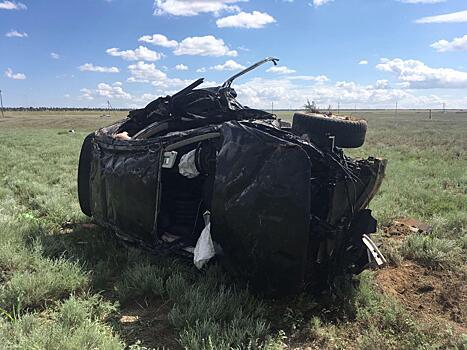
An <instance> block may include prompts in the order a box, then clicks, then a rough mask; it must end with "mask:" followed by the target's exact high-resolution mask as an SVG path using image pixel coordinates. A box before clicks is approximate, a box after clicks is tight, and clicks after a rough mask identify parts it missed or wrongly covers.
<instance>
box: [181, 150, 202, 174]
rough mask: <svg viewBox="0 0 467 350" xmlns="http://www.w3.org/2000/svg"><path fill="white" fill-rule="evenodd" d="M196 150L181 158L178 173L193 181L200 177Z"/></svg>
mask: <svg viewBox="0 0 467 350" xmlns="http://www.w3.org/2000/svg"><path fill="white" fill-rule="evenodd" d="M195 157H196V150H192V151H190V152H188V153H186V154H184V155H183V156H182V157H181V158H180V163H179V164H178V172H179V173H180V174H181V175H183V176H185V177H187V178H189V179H193V178H195V177H197V176H198V175H199V171H198V169H197V168H196V161H195Z"/></svg>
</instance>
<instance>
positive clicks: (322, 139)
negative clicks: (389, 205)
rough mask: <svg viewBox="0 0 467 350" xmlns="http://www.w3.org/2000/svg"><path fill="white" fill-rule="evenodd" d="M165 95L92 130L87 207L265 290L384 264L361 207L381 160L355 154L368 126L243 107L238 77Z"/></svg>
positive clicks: (136, 238) (154, 245)
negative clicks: (287, 117) (288, 117)
mask: <svg viewBox="0 0 467 350" xmlns="http://www.w3.org/2000/svg"><path fill="white" fill-rule="evenodd" d="M269 61H272V62H273V63H274V64H276V61H277V59H275V58H267V59H265V60H263V61H260V62H258V63H256V64H254V65H253V66H251V67H249V68H247V69H245V70H243V71H241V72H240V73H238V74H236V75H234V76H233V77H231V78H230V79H229V80H227V81H226V82H225V83H224V84H223V85H222V86H218V87H212V88H197V87H198V86H199V85H201V83H202V82H203V79H199V80H197V81H195V82H194V83H193V84H191V85H190V86H188V87H186V88H185V89H183V90H181V91H180V92H178V93H176V94H174V95H172V96H167V97H160V98H158V99H156V100H155V101H153V102H151V103H149V104H148V105H147V106H146V107H145V108H143V109H137V110H133V111H131V112H130V113H129V115H128V117H127V118H125V119H124V120H122V121H119V122H117V123H115V124H113V125H110V126H108V127H104V128H102V129H99V130H97V131H96V132H94V133H92V134H90V135H88V136H87V137H86V138H85V140H84V143H83V146H82V150H81V154H80V161H79V170H78V194H79V202H80V205H81V209H82V211H83V213H84V214H86V215H88V216H92V217H93V219H94V220H95V221H96V222H97V223H99V224H100V225H102V226H104V227H107V228H110V229H111V230H112V231H113V232H115V234H116V235H117V236H118V237H120V238H121V239H123V240H125V241H126V242H128V243H131V244H137V245H138V246H140V247H142V248H145V249H147V250H150V251H151V252H153V253H155V254H162V253H167V252H174V253H180V254H183V255H187V256H191V257H193V256H194V261H195V264H196V265H197V266H198V267H199V268H200V267H202V266H203V265H204V263H205V262H206V261H207V260H209V259H210V258H211V257H213V256H214V255H216V256H217V258H218V259H219V260H220V262H221V263H222V264H223V265H224V266H225V268H226V269H227V270H229V271H231V272H232V273H233V274H234V275H236V276H239V277H241V278H243V279H245V280H246V281H248V282H249V284H250V285H251V286H252V287H253V288H254V289H257V290H260V291H262V292H264V293H266V294H273V295H281V294H282V295H284V294H289V293H295V292H297V291H300V290H302V289H303V288H304V287H308V288H318V286H323V285H329V284H330V283H332V280H333V279H334V278H335V277H336V276H346V275H347V276H348V275H352V274H358V273H360V272H361V271H362V270H363V269H365V268H366V267H367V266H368V265H369V263H370V260H375V261H376V262H377V263H378V264H381V263H382V262H383V259H384V258H383V257H382V256H381V255H380V253H379V251H378V249H377V247H376V246H375V245H374V244H373V242H372V241H371V239H370V238H369V234H370V233H372V232H375V231H376V221H375V219H374V218H373V217H372V216H371V211H370V210H369V209H367V206H368V203H369V202H370V200H371V199H372V198H373V196H374V195H375V193H376V192H377V190H378V188H379V187H380V185H381V181H382V179H383V175H384V170H385V165H386V162H385V161H384V160H380V159H378V158H368V159H366V160H356V159H351V158H349V157H347V156H346V155H345V154H344V152H343V150H342V148H347V147H359V146H361V145H362V144H363V141H364V137H365V132H366V122H365V121H362V120H350V119H348V118H342V117H335V116H328V115H323V114H313V113H311V114H310V113H308V114H306V113H296V114H295V115H294V119H293V124H292V126H291V127H290V124H289V125H287V124H288V123H285V122H282V121H281V120H279V119H278V118H276V116H275V115H273V114H271V113H268V112H266V111H263V110H257V109H252V108H248V107H245V106H242V105H241V104H240V103H239V102H238V101H237V100H236V96H237V94H236V92H235V90H234V89H233V88H232V87H231V84H232V82H233V81H234V79H236V78H238V77H239V76H241V75H243V74H245V73H247V72H248V71H250V70H252V69H254V68H256V67H258V66H259V65H261V64H263V63H265V62H269Z"/></svg>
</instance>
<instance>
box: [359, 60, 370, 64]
mask: <svg viewBox="0 0 467 350" xmlns="http://www.w3.org/2000/svg"><path fill="white" fill-rule="evenodd" d="M358 64H362V65H365V64H368V61H367V60H361V61H360V62H358Z"/></svg>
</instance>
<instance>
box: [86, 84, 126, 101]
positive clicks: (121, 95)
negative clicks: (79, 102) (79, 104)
mask: <svg viewBox="0 0 467 350" xmlns="http://www.w3.org/2000/svg"><path fill="white" fill-rule="evenodd" d="M122 85H123V84H122V83H121V82H119V81H117V82H115V83H113V84H107V83H99V84H97V88H96V89H94V90H91V89H88V88H83V89H81V90H80V92H81V96H80V98H81V99H84V100H90V101H92V100H94V99H95V98H99V97H104V98H106V99H108V100H111V99H116V100H129V99H131V98H132V96H131V94H129V93H128V92H126V91H124V90H123V87H122Z"/></svg>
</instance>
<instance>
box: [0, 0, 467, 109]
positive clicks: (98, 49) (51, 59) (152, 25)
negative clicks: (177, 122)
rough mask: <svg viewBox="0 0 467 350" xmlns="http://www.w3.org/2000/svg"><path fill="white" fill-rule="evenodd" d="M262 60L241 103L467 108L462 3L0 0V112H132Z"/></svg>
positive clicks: (466, 6)
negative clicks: (270, 61)
mask: <svg viewBox="0 0 467 350" xmlns="http://www.w3.org/2000/svg"><path fill="white" fill-rule="evenodd" d="M266 56H276V57H278V58H280V65H279V66H278V67H276V68H273V69H271V67H272V66H264V67H261V68H260V69H258V70H257V71H254V72H253V73H251V74H249V75H247V76H245V77H243V78H241V79H239V80H238V81H237V82H236V83H235V84H234V87H235V88H236V89H237V91H238V93H239V100H240V102H242V103H243V104H246V105H248V106H251V107H258V108H265V107H270V106H271V102H274V104H275V106H276V107H277V108H290V107H292V108H297V107H300V106H302V105H303V104H304V103H305V102H306V100H307V99H310V100H315V101H316V102H317V103H318V105H320V106H328V105H329V104H331V105H333V106H335V105H336V104H337V103H340V104H341V106H342V108H344V107H346V106H347V107H353V106H354V105H355V104H356V105H357V107H360V108H365V107H371V108H387V107H393V106H394V105H395V103H396V101H397V102H398V103H399V106H400V107H401V108H404V107H405V108H413V107H415V108H441V107H442V104H443V103H446V105H447V107H451V108H467V1H466V0H293V1H291V0H249V1H248V0H240V1H238V0H192V1H186V0H156V1H154V0H111V1H109V0H80V1H73V0H66V1H64V0H21V1H16V0H15V1H12V0H11V1H8V0H0V89H2V90H3V95H4V103H5V105H7V106H78V107H88V106H89V107H100V106H106V104H107V101H108V100H109V101H110V102H111V104H112V105H113V106H118V107H130V108H135V107H141V106H144V105H145V104H146V103H148V102H149V101H151V100H152V99H154V98H156V97H157V96H159V95H166V94H168V93H173V92H175V91H177V90H179V89H181V88H182V87H184V86H185V85H187V84H189V83H190V82H191V81H193V80H194V79H197V78H199V77H205V78H206V80H207V84H208V85H209V84H215V83H218V84H219V83H222V82H223V81H224V80H225V79H226V78H227V77H229V76H230V75H232V74H234V73H235V72H236V71H238V70H239V69H241V68H242V66H248V65H249V64H251V63H253V62H255V61H257V60H260V59H262V58H264V57H266Z"/></svg>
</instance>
